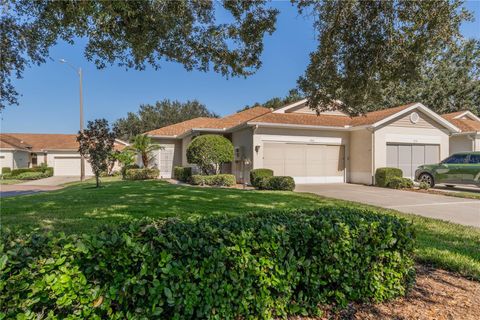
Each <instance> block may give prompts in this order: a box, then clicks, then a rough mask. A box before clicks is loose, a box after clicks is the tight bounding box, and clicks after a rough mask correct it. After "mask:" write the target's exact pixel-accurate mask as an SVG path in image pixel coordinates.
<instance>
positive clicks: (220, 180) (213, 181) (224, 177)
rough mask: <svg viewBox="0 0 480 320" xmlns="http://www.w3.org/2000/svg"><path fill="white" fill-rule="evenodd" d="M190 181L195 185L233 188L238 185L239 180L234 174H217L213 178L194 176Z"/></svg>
mask: <svg viewBox="0 0 480 320" xmlns="http://www.w3.org/2000/svg"><path fill="white" fill-rule="evenodd" d="M190 181H191V183H192V184H193V185H201V186H203V185H207V186H217V187H231V186H234V185H235V184H236V183H237V179H236V178H235V176H234V175H233V174H215V175H211V176H204V175H199V174H194V175H193V176H192V177H191V179H190Z"/></svg>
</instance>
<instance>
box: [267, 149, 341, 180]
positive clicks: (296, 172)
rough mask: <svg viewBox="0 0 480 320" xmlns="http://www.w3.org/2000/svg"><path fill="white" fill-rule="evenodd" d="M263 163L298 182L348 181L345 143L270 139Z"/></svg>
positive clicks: (275, 172) (276, 173)
mask: <svg viewBox="0 0 480 320" xmlns="http://www.w3.org/2000/svg"><path fill="white" fill-rule="evenodd" d="M263 165H264V167H265V168H269V169H272V170H273V171H274V174H275V175H287V176H292V177H294V178H295V180H296V182H297V183H322V182H344V168H345V163H344V148H343V146H328V145H311V144H310V145H309V144H292V143H266V144H264V153H263ZM332 177H333V179H332Z"/></svg>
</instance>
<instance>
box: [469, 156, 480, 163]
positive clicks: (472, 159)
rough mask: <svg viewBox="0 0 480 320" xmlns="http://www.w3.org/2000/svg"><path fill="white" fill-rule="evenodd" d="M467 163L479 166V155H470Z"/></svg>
mask: <svg viewBox="0 0 480 320" xmlns="http://www.w3.org/2000/svg"><path fill="white" fill-rule="evenodd" d="M468 163H473V164H480V154H471V155H470V159H469V160H468Z"/></svg>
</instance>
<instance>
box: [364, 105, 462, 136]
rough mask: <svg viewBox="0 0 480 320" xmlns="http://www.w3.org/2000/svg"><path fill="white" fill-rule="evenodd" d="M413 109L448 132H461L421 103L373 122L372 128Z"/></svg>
mask: <svg viewBox="0 0 480 320" xmlns="http://www.w3.org/2000/svg"><path fill="white" fill-rule="evenodd" d="M415 109H418V110H421V111H423V112H424V113H425V114H427V115H428V116H430V118H432V119H433V120H435V121H437V122H438V123H440V124H441V125H443V126H444V127H446V128H447V129H449V130H450V132H452V133H456V132H461V130H460V129H458V128H457V127H456V126H454V125H453V124H451V123H450V122H448V121H447V120H445V119H443V118H442V117H441V116H439V115H438V114H436V113H435V112H433V111H432V110H430V109H429V108H427V107H426V106H424V105H423V104H421V103H415V104H414V105H412V106H410V107H408V108H406V109H403V110H401V111H399V112H397V113H395V114H392V115H391V116H389V117H386V118H385V119H383V120H380V121H378V122H375V123H374V124H373V125H372V128H374V129H376V128H378V127H379V126H381V125H383V124H385V123H388V122H389V121H391V120H394V119H396V118H398V117H400V116H402V115H404V114H406V113H408V112H410V111H412V110H415Z"/></svg>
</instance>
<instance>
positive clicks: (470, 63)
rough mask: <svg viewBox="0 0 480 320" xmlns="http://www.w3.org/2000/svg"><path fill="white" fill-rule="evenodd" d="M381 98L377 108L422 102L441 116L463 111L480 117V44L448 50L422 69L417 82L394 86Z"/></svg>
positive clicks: (384, 89) (389, 86)
mask: <svg viewBox="0 0 480 320" xmlns="http://www.w3.org/2000/svg"><path fill="white" fill-rule="evenodd" d="M381 96H382V101H381V103H379V105H378V106H377V108H388V107H391V106H395V105H401V104H405V103H409V102H421V103H423V104H424V105H426V106H427V107H429V108H430V109H432V110H434V111H435V112H437V113H440V114H442V113H449V112H455V111H460V110H470V111H472V112H474V113H476V114H480V42H479V41H474V40H470V41H465V42H461V43H458V44H454V45H452V46H449V47H448V48H447V49H445V50H444V51H443V52H442V53H440V54H439V55H436V56H434V57H433V58H432V59H430V60H429V61H427V62H426V63H425V64H424V65H423V66H422V68H421V71H420V77H419V78H418V79H412V80H410V81H401V82H391V83H389V84H388V85H386V86H385V88H383V90H382V91H381Z"/></svg>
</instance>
